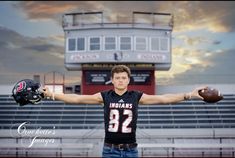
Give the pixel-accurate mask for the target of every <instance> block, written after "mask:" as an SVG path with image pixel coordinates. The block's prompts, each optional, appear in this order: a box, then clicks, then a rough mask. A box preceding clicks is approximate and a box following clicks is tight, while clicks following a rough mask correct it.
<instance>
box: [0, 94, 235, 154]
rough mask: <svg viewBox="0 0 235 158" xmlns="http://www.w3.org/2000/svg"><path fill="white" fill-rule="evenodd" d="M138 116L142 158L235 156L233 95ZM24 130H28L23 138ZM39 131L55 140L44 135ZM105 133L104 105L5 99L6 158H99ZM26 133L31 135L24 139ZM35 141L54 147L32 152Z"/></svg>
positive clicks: (0, 101) (147, 109) (0, 113)
mask: <svg viewBox="0 0 235 158" xmlns="http://www.w3.org/2000/svg"><path fill="white" fill-rule="evenodd" d="M138 115H139V118H138V129H137V139H138V140H137V141H138V143H139V149H140V150H139V154H140V156H150V157H152V156H159V157H234V156H235V133H234V132H233V131H234V128H235V95H233V94H230V95H224V99H223V100H222V101H220V102H218V103H215V104H206V103H204V102H203V101H201V100H188V101H183V102H180V103H177V104H169V105H140V107H139V112H138ZM22 124H24V126H25V127H23V128H22V129H21V130H23V131H22V133H20V134H19V131H18V128H19V126H20V125H22ZM26 128H27V130H26ZM37 129H40V130H41V131H43V130H48V131H52V133H53V132H54V133H55V134H44V135H39V134H38V133H36V131H37ZM103 129H104V125H103V108H102V106H101V105H70V104H64V103H63V102H61V101H50V100H44V101H42V102H41V103H40V104H37V105H26V106H23V107H20V106H18V105H17V104H16V103H15V101H14V100H13V98H12V97H11V96H9V95H1V96H0V142H2V143H1V144H0V157H2V156H3V157H9V156H12V157H63V156H65V157H71V156H72V157H89V156H92V157H97V156H100V153H101V148H102V143H103V136H104V131H103ZM24 130H25V132H28V133H25V134H24V133H23V132H24ZM30 130H31V131H33V134H32V135H31V133H30ZM40 130H39V131H40ZM54 130H55V131H54ZM12 132H13V133H12ZM233 133H234V134H233ZM35 136H38V137H39V138H40V139H42V140H47V141H48V140H53V142H49V143H48V144H47V145H46V146H45V142H41V143H38V144H37V143H35V144H34V145H33V146H32V147H30V148H29V147H28V146H29V144H30V142H32V139H33V138H35ZM39 138H37V139H38V140H40V139H39ZM25 141H26V142H25ZM22 142H23V143H22ZM45 151H46V152H45Z"/></svg>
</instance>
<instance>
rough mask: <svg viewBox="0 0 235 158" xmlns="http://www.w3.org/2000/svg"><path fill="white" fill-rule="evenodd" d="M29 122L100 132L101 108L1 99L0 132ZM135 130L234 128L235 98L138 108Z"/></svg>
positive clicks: (57, 102) (56, 102)
mask: <svg viewBox="0 0 235 158" xmlns="http://www.w3.org/2000/svg"><path fill="white" fill-rule="evenodd" d="M22 122H30V125H28V128H37V127H38V126H39V127H42V128H54V127H55V128H56V129H93V128H99V127H100V128H103V109H102V106H101V105H69V104H64V103H63V102H60V101H42V102H41V103H40V104H38V105H27V106H23V107H20V106H18V105H17V104H16V103H15V102H14V100H13V98H12V97H11V96H7V95H2V96H0V129H10V128H15V127H14V126H12V125H15V124H19V123H22ZM138 128H140V129H152V128H153V129H156V128H235V95H225V99H224V100H222V101H220V102H218V103H215V104H206V103H204V102H203V101H200V100H190V101H183V102H180V103H177V104H172V105H140V108H139V118H138Z"/></svg>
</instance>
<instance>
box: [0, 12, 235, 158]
mask: <svg viewBox="0 0 235 158" xmlns="http://www.w3.org/2000/svg"><path fill="white" fill-rule="evenodd" d="M145 16H147V17H150V19H151V22H150V23H144V22H143V20H142V21H141V20H139V19H145ZM84 19H85V20H84ZM87 19H93V20H96V22H94V23H87V22H86V21H89V20H87ZM161 22H162V23H161ZM63 28H64V31H65V67H66V68H67V69H68V70H77V71H82V82H81V93H82V94H92V93H95V92H98V91H101V90H105V89H109V88H111V87H112V85H110V73H109V71H110V69H111V67H112V66H113V65H115V64H126V65H128V66H130V67H131V69H132V70H133V71H132V72H133V73H132V76H131V80H132V81H131V85H130V87H129V88H130V89H138V90H141V91H143V92H145V93H149V94H156V93H157V94H161V93H162V94H163V93H170V92H173V93H176V92H182V91H190V90H192V88H194V86H195V85H191V86H184V87H177V86H171V87H167V86H156V85H157V83H155V77H154V72H155V71H156V70H159V71H160V70H162V71H163V70H168V69H169V68H170V67H171V32H172V29H173V16H172V15H171V14H168V13H152V12H151V13H149V12H133V13H132V21H131V22H130V23H124V22H120V21H119V22H117V23H105V22H104V17H103V12H82V13H66V14H64V16H63ZM50 86H51V87H52V88H53V84H51V83H50ZM60 86H61V85H60ZM211 86H212V87H215V88H218V89H220V90H221V92H222V93H223V94H224V99H223V100H222V101H220V102H217V103H213V104H207V103H205V102H203V101H201V100H187V101H182V102H180V103H177V104H168V105H144V106H143V105H140V107H139V118H138V123H137V142H138V148H139V156H140V157H235V132H234V129H235V91H234V90H233V89H235V85H216V84H214V85H211ZM10 88H11V87H3V88H1V89H2V91H1V94H0V139H1V140H0V142H1V143H0V157H100V156H101V152H102V147H103V142H104V125H103V109H102V106H100V105H79V106H76V105H70V104H65V103H63V102H61V101H52V100H43V101H42V102H41V103H39V104H37V105H27V106H23V107H20V106H18V105H17V104H16V103H15V101H14V100H13V98H12V97H11V91H10V90H9V89H10ZM62 89H63V88H62Z"/></svg>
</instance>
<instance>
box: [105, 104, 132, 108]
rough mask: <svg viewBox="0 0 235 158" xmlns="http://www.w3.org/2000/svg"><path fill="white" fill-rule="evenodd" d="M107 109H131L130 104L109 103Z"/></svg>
mask: <svg viewBox="0 0 235 158" xmlns="http://www.w3.org/2000/svg"><path fill="white" fill-rule="evenodd" d="M109 108H116V109H119V108H120V109H132V104H131V103H110V104H109Z"/></svg>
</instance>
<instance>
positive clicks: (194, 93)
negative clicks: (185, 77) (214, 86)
mask: <svg viewBox="0 0 235 158" xmlns="http://www.w3.org/2000/svg"><path fill="white" fill-rule="evenodd" d="M207 88H208V86H201V87H198V88H195V89H194V90H193V92H192V96H193V97H196V98H199V99H201V100H204V98H203V97H202V96H200V95H199V91H203V90H205V89H207Z"/></svg>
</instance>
